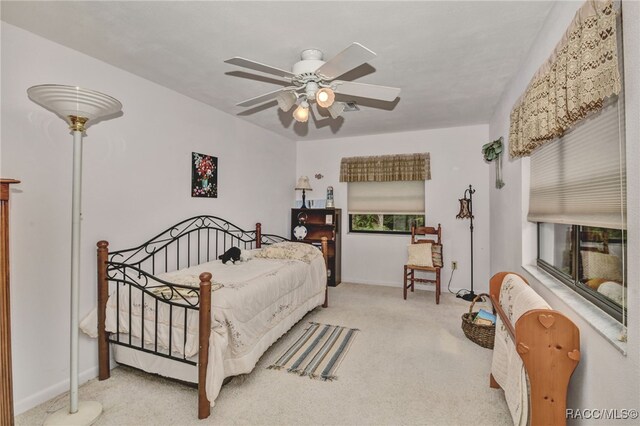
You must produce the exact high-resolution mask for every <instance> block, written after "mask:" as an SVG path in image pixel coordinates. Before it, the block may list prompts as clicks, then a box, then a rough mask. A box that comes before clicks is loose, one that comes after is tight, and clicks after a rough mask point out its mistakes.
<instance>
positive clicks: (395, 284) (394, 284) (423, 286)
mask: <svg viewBox="0 0 640 426" xmlns="http://www.w3.org/2000/svg"><path fill="white" fill-rule="evenodd" d="M342 282H343V283H352V284H365V285H381V286H386V287H398V288H402V283H401V282H392V283H390V282H385V281H372V280H367V281H361V280H358V279H349V278H344V279H343V280H342ZM440 286H441V288H440V291H442V293H446V292H447V288H446V286H445V283H444V282H442V283H440ZM416 288H419V289H420V290H427V291H435V288H434V286H433V284H422V283H416ZM460 290H463V289H461V288H451V291H452V292H454V293H457V292H458V291H460Z"/></svg>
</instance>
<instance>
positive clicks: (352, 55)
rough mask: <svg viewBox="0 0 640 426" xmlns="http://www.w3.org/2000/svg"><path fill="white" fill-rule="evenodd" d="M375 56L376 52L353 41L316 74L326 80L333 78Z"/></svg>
mask: <svg viewBox="0 0 640 426" xmlns="http://www.w3.org/2000/svg"><path fill="white" fill-rule="evenodd" d="M375 57H376V54H375V53H373V52H372V51H371V50H369V49H367V48H366V47H364V46H363V45H361V44H360V43H352V44H351V45H350V46H349V47H347V48H346V49H344V50H343V51H342V52H340V53H338V54H337V55H336V56H334V57H333V58H331V59H330V60H329V61H328V62H327V63H325V64H324V65H322V66H321V67H320V68H318V69H317V70H316V74H318V75H320V76H322V77H323V78H324V79H325V80H333V79H334V78H336V77H340V76H341V75H342V74H344V73H346V72H347V71H350V70H352V69H354V68H355V67H357V66H360V65H362V64H364V63H365V62H367V61H369V60H371V59H373V58H375Z"/></svg>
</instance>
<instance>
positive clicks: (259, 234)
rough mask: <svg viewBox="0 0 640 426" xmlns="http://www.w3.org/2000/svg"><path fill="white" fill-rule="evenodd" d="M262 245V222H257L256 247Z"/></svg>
mask: <svg viewBox="0 0 640 426" xmlns="http://www.w3.org/2000/svg"><path fill="white" fill-rule="evenodd" d="M260 247H262V224H261V223H260V222H258V223H256V248H260Z"/></svg>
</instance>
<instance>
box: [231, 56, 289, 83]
mask: <svg viewBox="0 0 640 426" xmlns="http://www.w3.org/2000/svg"><path fill="white" fill-rule="evenodd" d="M225 62H226V63H227V64H231V65H237V66H239V67H245V68H249V69H252V70H254V71H260V72H264V73H267V74H273V75H277V76H278V77H284V78H289V79H290V78H293V77H295V76H296V75H295V74H294V73H292V72H290V71H287V70H283V69H280V68H276V67H272V66H271V65H265V64H261V63H260V62H256V61H252V60H251V59H245V58H241V57H239V56H236V57H234V58H231V59H227V60H226V61H225Z"/></svg>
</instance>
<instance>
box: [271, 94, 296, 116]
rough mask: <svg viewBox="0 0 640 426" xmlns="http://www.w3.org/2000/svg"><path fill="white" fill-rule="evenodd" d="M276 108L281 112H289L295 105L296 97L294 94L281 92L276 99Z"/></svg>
mask: <svg viewBox="0 0 640 426" xmlns="http://www.w3.org/2000/svg"><path fill="white" fill-rule="evenodd" d="M276 100H277V101H278V106H279V107H280V109H281V110H283V111H289V110H290V109H291V107H293V106H294V105H295V104H296V101H297V100H298V97H297V96H296V94H295V93H294V92H282V93H280V94H279V95H278V96H277V97H276Z"/></svg>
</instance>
